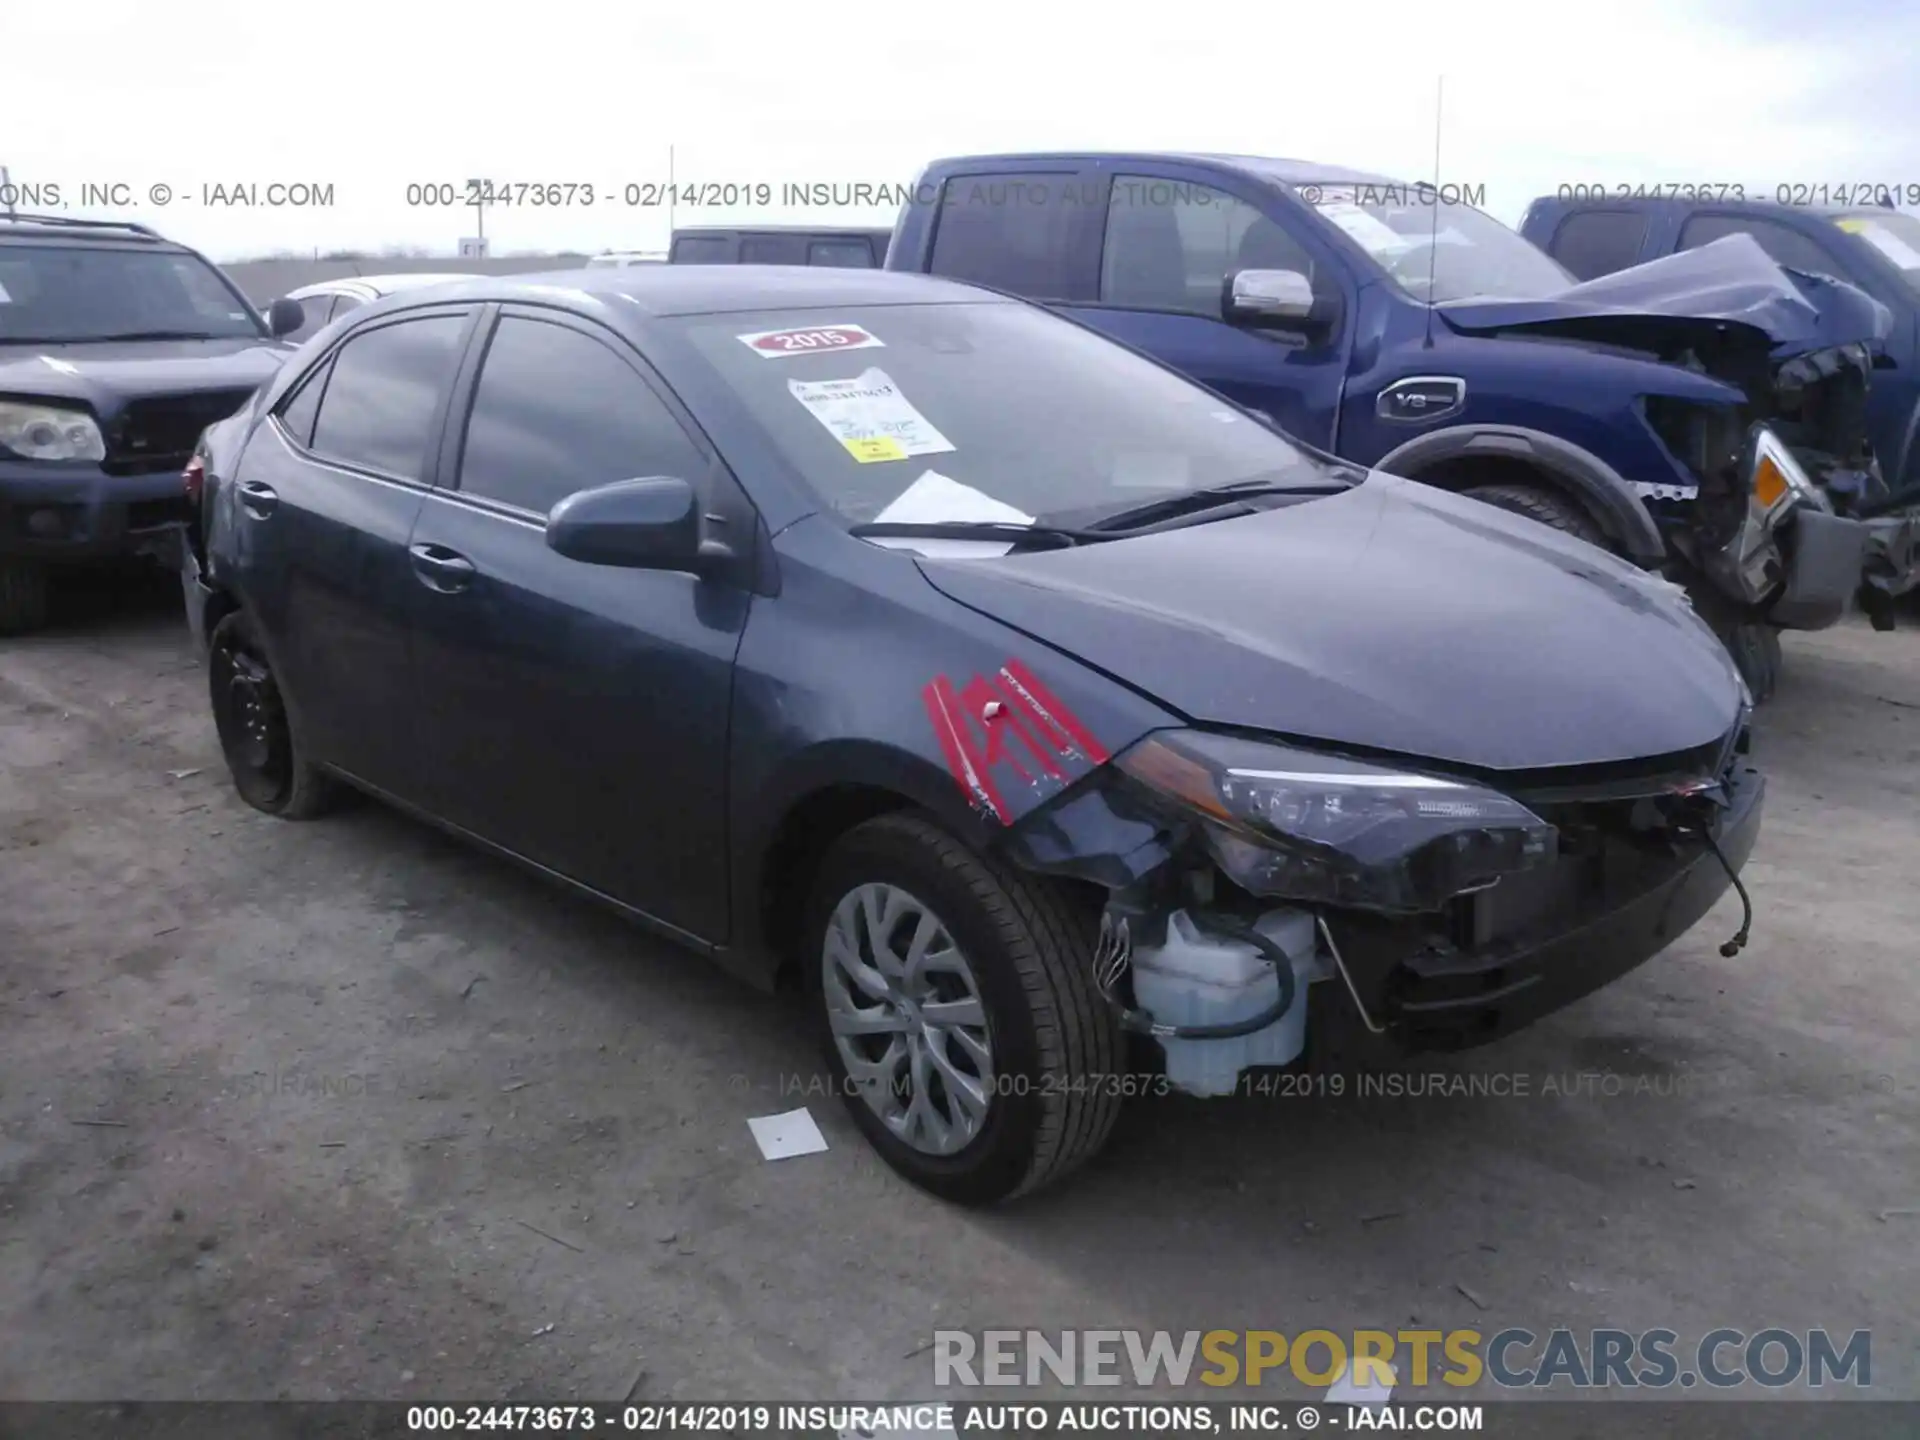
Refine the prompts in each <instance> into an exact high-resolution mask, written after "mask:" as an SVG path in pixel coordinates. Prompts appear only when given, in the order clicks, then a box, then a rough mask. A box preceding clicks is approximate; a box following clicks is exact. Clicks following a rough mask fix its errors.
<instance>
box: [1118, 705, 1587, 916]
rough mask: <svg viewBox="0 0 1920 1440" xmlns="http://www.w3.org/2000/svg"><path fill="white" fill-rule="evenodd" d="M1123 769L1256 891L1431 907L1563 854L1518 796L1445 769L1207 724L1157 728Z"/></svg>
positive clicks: (1364, 904) (1368, 906)
mask: <svg viewBox="0 0 1920 1440" xmlns="http://www.w3.org/2000/svg"><path fill="white" fill-rule="evenodd" d="M1115 763H1116V764H1117V765H1118V766H1119V768H1120V769H1121V770H1122V771H1123V772H1124V773H1125V774H1127V775H1128V776H1130V777H1132V779H1133V780H1134V781H1136V782H1137V783H1139V784H1140V785H1143V786H1145V787H1146V788H1147V790H1149V791H1151V792H1152V793H1153V795H1154V796H1155V797H1157V798H1158V800H1159V801H1160V802H1161V803H1163V804H1165V805H1170V806H1172V807H1175V808H1176V809H1178V810H1180V811H1182V812H1184V813H1185V814H1186V816H1187V817H1188V818H1190V819H1193V820H1195V821H1197V822H1198V824H1199V827H1200V829H1201V831H1202V833H1203V834H1204V835H1205V838H1206V843H1207V847H1208V849H1209V850H1210V851H1211V852H1212V854H1213V858H1214V861H1215V863H1217V864H1218V865H1219V867H1220V869H1221V870H1222V871H1223V872H1224V873H1225V874H1226V875H1227V877H1228V878H1229V879H1231V880H1232V881H1233V882H1234V883H1235V884H1237V885H1239V886H1241V888H1243V889H1245V890H1247V891H1250V892H1251V893H1253V894H1255V895H1263V896H1274V897H1278V898H1282V899H1288V900H1295V901H1301V902H1305V903H1308V904H1326V905H1338V906H1346V907H1351V908H1354V909H1362V910H1384V911H1395V912H1412V911H1421V910H1436V909H1438V908H1440V907H1441V906H1442V905H1443V904H1445V902H1446V901H1448V900H1449V899H1451V898H1453V897H1454V896H1456V895H1462V894H1465V893H1467V892H1469V891H1472V890H1481V889H1485V888H1486V887H1487V886H1489V885H1492V884H1494V883H1495V882H1497V881H1498V880H1499V879H1500V878H1501V877H1502V876H1503V875H1510V874H1514V873H1516V872H1518V871H1521V870H1526V869H1530V868H1532V867H1534V866H1536V865H1543V864H1546V863H1548V862H1549V861H1551V860H1552V859H1553V857H1554V856H1555V854H1556V853H1557V851H1558V846H1557V842H1558V835H1557V832H1556V831H1555V830H1554V828H1553V827H1552V826H1551V825H1549V824H1547V823H1546V822H1545V821H1544V820H1542V819H1540V817H1539V816H1537V815H1535V814H1534V813H1533V812H1532V811H1530V810H1528V809H1527V808H1526V807H1525V806H1524V805H1522V804H1520V803H1519V802H1518V801H1516V800H1513V799H1510V798H1508V797H1507V796H1505V795H1502V794H1500V793H1499V792H1497V791H1494V790H1488V789H1485V788H1484V787H1482V786H1479V785H1474V784H1471V783H1468V782H1466V781H1461V780H1449V779H1446V778H1444V777H1442V776H1437V775H1423V774H1417V773H1414V772H1411V771H1404V770H1397V769H1391V768H1386V767H1382V766H1375V765H1367V764H1362V763H1360V762H1358V761H1353V760H1343V759H1337V758H1335V757H1333V756H1330V755H1319V754H1315V753H1313V752H1311V751H1305V750H1296V749H1292V748H1289V747H1285V746H1280V745H1273V744H1268V743H1266V742H1263V741H1256V740H1243V739H1239V738H1237V737H1234V736H1229V735H1214V734H1209V733H1207V732H1204V731H1198V730H1177V731H1161V732H1159V733H1158V734H1154V735H1150V736H1148V737H1147V738H1146V739H1144V740H1142V741H1140V742H1139V743H1138V744H1136V745H1134V746H1133V747H1132V748H1131V749H1129V750H1128V751H1127V752H1126V753H1125V754H1123V755H1121V756H1120V757H1119V758H1118V759H1117V760H1116V762H1115Z"/></svg>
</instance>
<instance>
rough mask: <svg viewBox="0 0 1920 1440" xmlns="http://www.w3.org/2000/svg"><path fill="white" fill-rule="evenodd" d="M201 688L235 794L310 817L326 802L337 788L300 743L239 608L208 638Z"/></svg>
mask: <svg viewBox="0 0 1920 1440" xmlns="http://www.w3.org/2000/svg"><path fill="white" fill-rule="evenodd" d="M207 687H208V690H209V693H210V697H211V699H212V701H213V722H214V726H215V728H216V729H218V730H219V732H220V749H221V752H222V754H224V755H225V757H226V761H227V770H228V772H229V773H230V774H231V775H232V776H233V788H234V789H235V790H238V791H239V792H240V798H241V799H242V800H244V801H246V802H247V803H248V804H249V805H251V806H253V808H254V809H256V810H260V811H264V812H265V813H266V814H268V815H277V816H278V817H280V818H281V819H282V820H306V819H310V818H312V817H313V816H315V815H319V814H321V813H323V812H324V811H326V810H327V809H328V808H330V807H331V805H332V803H333V801H334V800H335V798H336V797H337V787H336V785H335V783H334V781H333V779H332V777H330V776H329V775H327V774H326V773H324V772H323V771H321V770H320V769H319V768H318V767H316V766H315V765H314V764H313V763H312V762H311V761H309V760H308V759H307V757H306V754H305V752H304V751H303V750H302V749H301V746H300V743H299V741H298V739H297V738H296V737H295V735H294V733H293V725H292V722H291V720H290V719H289V718H288V714H287V706H286V701H285V699H284V697H283V696H282V695H281V693H280V687H279V684H278V682H277V681H276V680H275V678H274V675H273V669H272V667H271V666H270V665H269V664H268V662H267V654H266V649H265V647H263V646H262V645H261V644H260V642H259V637H258V636H257V635H256V634H255V633H254V629H253V622H252V621H251V619H249V617H248V616H247V613H246V612H245V611H244V610H236V611H235V612H234V613H233V614H231V615H229V616H227V617H226V618H225V619H224V620H222V621H221V622H220V623H219V624H218V625H216V626H215V627H214V630H213V634H212V635H211V636H210V637H209V638H208V641H207Z"/></svg>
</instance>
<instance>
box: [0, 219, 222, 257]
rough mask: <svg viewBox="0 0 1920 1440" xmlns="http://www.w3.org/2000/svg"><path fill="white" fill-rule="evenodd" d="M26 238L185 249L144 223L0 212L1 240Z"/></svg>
mask: <svg viewBox="0 0 1920 1440" xmlns="http://www.w3.org/2000/svg"><path fill="white" fill-rule="evenodd" d="M8 240H16V241H27V240H30V241H32V242H33V243H34V244H36V245H45V244H47V243H49V242H51V243H54V244H60V243H62V242H64V243H66V244H70V245H84V246H86V247H88V248H89V249H106V248H111V249H139V250H175V251H182V252H184V251H185V250H186V248H187V247H186V246H184V245H179V244H176V243H175V242H174V241H171V240H168V239H167V238H166V237H164V236H162V235H160V234H159V233H158V232H157V231H153V230H149V229H148V228H147V227H146V226H145V225H136V224H134V223H133V222H131V221H117V220H70V219H68V218H66V217H65V216H61V215H0V243H3V242H5V241H8Z"/></svg>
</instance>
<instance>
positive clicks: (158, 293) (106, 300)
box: [0, 244, 266, 344]
mask: <svg viewBox="0 0 1920 1440" xmlns="http://www.w3.org/2000/svg"><path fill="white" fill-rule="evenodd" d="M146 335H153V336H157V335H165V336H168V337H170V338H182V339H197V338H205V339H209V340H215V339H228V338H245V339H265V338H266V330H265V327H263V326H262V325H261V323H260V317H259V316H258V315H256V314H255V313H254V311H253V310H252V308H251V307H250V306H248V304H247V303H246V301H245V300H243V299H242V298H241V297H240V295H239V294H238V293H237V292H235V290H234V289H233V287H232V286H231V285H229V284H228V283H227V282H226V281H225V280H224V279H223V278H222V277H221V275H220V273H219V272H218V271H217V270H215V269H214V268H213V267H212V266H211V265H209V264H207V262H206V261H204V260H202V259H201V258H200V257H199V256H197V255H189V254H183V253H181V252H180V251H177V250H155V249H133V248H131V247H127V246H108V245H103V246H97V247H96V246H89V245H74V244H60V245H4V246H0V344H5V343H6V342H7V341H9V340H20V341H33V342H37V343H39V344H83V343H85V342H87V341H91V340H110V339H117V338H121V337H125V336H146Z"/></svg>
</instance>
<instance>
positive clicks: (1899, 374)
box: [1520, 186, 1920, 509]
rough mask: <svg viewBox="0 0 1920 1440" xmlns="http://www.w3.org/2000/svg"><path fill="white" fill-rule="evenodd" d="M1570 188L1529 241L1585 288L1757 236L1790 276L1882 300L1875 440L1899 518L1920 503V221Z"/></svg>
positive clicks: (1536, 205)
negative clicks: (1829, 282) (1727, 240)
mask: <svg viewBox="0 0 1920 1440" xmlns="http://www.w3.org/2000/svg"><path fill="white" fill-rule="evenodd" d="M1584 188H1585V187H1579V186H1569V187H1567V189H1568V191H1569V192H1570V193H1569V194H1567V195H1562V196H1542V197H1541V198H1540V199H1538V200H1536V201H1534V202H1533V204H1532V205H1531V206H1529V207H1528V209H1527V214H1526V218H1525V219H1524V220H1523V221H1522V222H1521V227H1520V228H1521V234H1523V235H1524V236H1526V238H1527V239H1529V240H1531V241H1532V242H1533V243H1534V244H1535V245H1537V246H1539V247H1540V248H1541V249H1542V250H1545V251H1546V252H1547V253H1548V254H1549V255H1551V256H1553V258H1554V259H1555V260H1557V261H1559V262H1560V264H1562V265H1563V266H1565V267H1566V268H1567V270H1569V271H1570V272H1571V273H1572V274H1573V275H1574V276H1575V277H1576V278H1577V279H1580V280H1595V279H1598V278H1600V277H1601V276H1603V275H1611V274H1613V273H1615V272H1616V271H1620V270H1627V269H1630V268H1632V267H1633V266H1635V265H1644V264H1645V263H1646V262H1647V261H1649V260H1658V259H1662V258H1664V257H1665V256H1668V255H1675V254H1679V253H1681V252H1683V251H1688V250H1697V249H1699V248H1700V247H1701V246H1703V245H1710V244H1712V243H1713V242H1714V241H1715V240H1719V239H1722V238H1724V237H1725V236H1728V235H1750V236H1752V237H1753V239H1754V240H1755V241H1756V242H1758V244H1759V245H1760V248H1761V249H1763V250H1765V251H1766V252H1767V254H1768V255H1770V256H1771V257H1772V258H1773V259H1774V260H1775V261H1776V262H1778V263H1779V264H1781V265H1783V266H1785V267H1786V268H1788V269H1790V270H1798V271H1801V272H1804V273H1810V274H1818V275H1831V276H1834V277H1835V278H1837V279H1840V280H1844V281H1846V282H1847V283H1848V284H1850V285H1853V286H1855V287H1856V288H1858V289H1861V290H1864V291H1865V292H1866V293H1867V294H1869V295H1871V296H1873V298H1874V299H1876V300H1878V301H1879V302H1880V303H1881V304H1882V305H1885V306H1886V307H1887V309H1888V311H1889V312H1890V313H1891V314H1892V316H1893V320H1894V324H1893V329H1892V331H1891V332H1890V333H1889V335H1888V336H1887V342H1886V346H1885V350H1884V352H1883V354H1882V355H1881V357H1880V360H1879V365H1878V368H1877V369H1876V371H1875V373H1874V377H1873V389H1872V392H1871V393H1870V394H1869V395H1868V397H1867V434H1868V438H1869V439H1870V440H1871V441H1872V442H1873V447H1874V450H1875V452H1876V453H1877V454H1878V456H1879V457H1880V468H1881V471H1882V473H1883V474H1884V476H1885V478H1886V480H1887V486H1888V489H1887V494H1886V495H1885V496H1883V497H1882V498H1881V499H1880V501H1879V502H1878V503H1879V504H1880V505H1882V506H1884V507H1886V508H1888V509H1891V508H1894V507H1896V506H1899V505H1903V504H1907V503H1911V502H1912V501H1913V500H1914V499H1915V498H1920V217H1915V216H1913V215H1909V214H1906V213H1904V212H1902V211H1899V210H1894V209H1892V208H1890V207H1888V206H1877V205H1876V206H1853V207H1844V208H1843V207H1833V208H1825V207H1820V208H1812V207H1806V206H1796V205H1786V204H1780V203H1776V202H1763V201H1758V200H1729V199H1711V200H1709V199H1704V198H1703V199H1692V198H1680V197H1660V198H1644V197H1637V196H1636V197H1627V196H1621V197H1619V198H1608V197H1604V196H1587V195H1585V194H1584V193H1578V192H1582V191H1583V190H1584Z"/></svg>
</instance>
